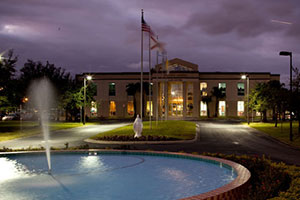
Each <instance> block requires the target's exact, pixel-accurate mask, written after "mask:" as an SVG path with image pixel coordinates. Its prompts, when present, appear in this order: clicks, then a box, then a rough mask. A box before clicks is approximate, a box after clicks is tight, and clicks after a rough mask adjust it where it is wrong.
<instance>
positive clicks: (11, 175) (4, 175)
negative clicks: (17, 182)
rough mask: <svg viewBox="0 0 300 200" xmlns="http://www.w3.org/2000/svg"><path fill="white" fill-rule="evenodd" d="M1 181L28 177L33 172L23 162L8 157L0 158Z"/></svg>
mask: <svg viewBox="0 0 300 200" xmlns="http://www.w3.org/2000/svg"><path fill="white" fill-rule="evenodd" d="M0 166H1V170H0V183H1V182H5V181H7V180H11V179H17V178H18V179H19V178H27V177H29V176H32V174H31V172H30V171H29V170H28V169H27V168H26V167H25V166H24V165H22V164H20V163H18V162H17V161H15V160H10V159H8V158H0Z"/></svg>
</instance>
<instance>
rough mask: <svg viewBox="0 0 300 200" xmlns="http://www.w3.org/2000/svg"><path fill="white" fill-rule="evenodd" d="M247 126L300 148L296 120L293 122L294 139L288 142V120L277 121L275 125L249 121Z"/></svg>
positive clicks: (299, 135) (299, 136)
mask: <svg viewBox="0 0 300 200" xmlns="http://www.w3.org/2000/svg"><path fill="white" fill-rule="evenodd" d="M244 124H247V123H244ZM249 126H250V127H252V128H255V129H257V130H259V131H262V132H264V133H266V134H268V135H270V136H272V137H273V138H276V139H278V140H280V141H282V142H284V143H288V144H290V145H291V146H294V147H299V148H300V134H299V133H298V122H293V139H294V141H293V142H290V140H289V134H290V123H289V122H283V123H278V126H277V127H274V123H262V122H260V123H250V125H249Z"/></svg>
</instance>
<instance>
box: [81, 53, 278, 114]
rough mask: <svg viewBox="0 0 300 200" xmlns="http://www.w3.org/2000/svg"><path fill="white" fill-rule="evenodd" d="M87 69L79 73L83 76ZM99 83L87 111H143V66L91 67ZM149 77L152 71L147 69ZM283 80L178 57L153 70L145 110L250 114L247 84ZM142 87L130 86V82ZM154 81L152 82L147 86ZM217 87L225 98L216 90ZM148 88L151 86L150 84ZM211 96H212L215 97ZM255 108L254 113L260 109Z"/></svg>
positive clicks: (275, 76)
mask: <svg viewBox="0 0 300 200" xmlns="http://www.w3.org/2000/svg"><path fill="white" fill-rule="evenodd" d="M86 75H87V74H86V73H84V74H80V75H77V79H79V80H80V79H81V80H82V79H83V77H84V76H86ZM89 75H91V76H92V77H93V79H92V81H93V83H95V84H96V85H97V95H96V96H95V100H96V101H95V102H92V104H91V107H90V108H88V109H87V115H88V116H90V117H99V118H129V117H133V115H134V111H135V110H136V113H137V114H139V113H140V105H141V104H140V91H139V83H140V81H141V73H140V72H121V73H89ZM242 75H244V77H245V76H247V78H246V79H242ZM143 80H144V82H146V83H149V73H148V72H147V73H144V74H143ZM270 80H278V81H279V80H280V75H278V74H271V73H269V72H257V73H254V72H251V73H247V72H199V71H198V65H196V64H193V63H190V62H187V61H184V60H181V59H178V58H175V59H172V60H169V62H168V67H166V66H165V65H163V64H159V65H156V66H155V69H154V70H152V72H151V77H150V82H151V83H150V85H151V86H150V87H151V90H150V91H152V92H151V93H149V92H148V89H147V91H146V92H145V94H144V95H143V113H144V114H145V116H149V115H150V114H151V116H152V117H153V118H157V119H162V118H163V119H197V118H199V117H207V116H210V117H212V116H214V115H215V113H216V111H217V113H218V116H224V117H245V116H246V114H247V113H246V110H247V109H246V105H247V104H246V102H247V91H248V90H247V87H248V86H249V91H251V88H254V87H255V85H256V84H257V83H260V82H268V81H270ZM130 87H131V89H133V90H136V92H130V91H129V88H130ZM147 87H148V86H147ZM214 87H217V88H219V89H220V90H221V92H222V94H224V95H223V96H225V97H224V98H221V99H218V104H217V106H216V97H215V96H213V95H212V90H213V88H214ZM144 88H145V87H144ZM209 97H211V101H209ZM258 114H259V113H256V112H255V111H251V116H253V115H254V116H255V115H258Z"/></svg>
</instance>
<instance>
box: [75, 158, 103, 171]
mask: <svg viewBox="0 0 300 200" xmlns="http://www.w3.org/2000/svg"><path fill="white" fill-rule="evenodd" d="M106 168H107V167H106V166H105V164H104V162H103V160H102V158H101V157H100V156H95V155H89V156H83V157H81V158H80V160H79V163H78V170H79V171H81V172H94V171H103V170H105V169H106Z"/></svg>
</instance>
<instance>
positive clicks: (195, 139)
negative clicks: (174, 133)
mask: <svg viewBox="0 0 300 200" xmlns="http://www.w3.org/2000/svg"><path fill="white" fill-rule="evenodd" d="M199 132H200V126H199V125H198V124H196V134H195V137H194V139H192V140H169V141H106V140H93V139H85V140H84V142H86V143H91V144H112V145H117V144H118V145H131V144H141V145H143V144H188V143H194V142H196V141H197V139H198V133H199Z"/></svg>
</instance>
